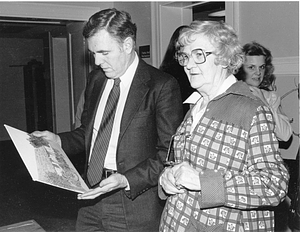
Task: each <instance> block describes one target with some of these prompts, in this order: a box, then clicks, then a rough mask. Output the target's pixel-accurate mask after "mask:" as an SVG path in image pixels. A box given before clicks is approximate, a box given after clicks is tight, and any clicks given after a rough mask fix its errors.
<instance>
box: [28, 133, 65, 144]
mask: <svg viewBox="0 0 300 232" xmlns="http://www.w3.org/2000/svg"><path fill="white" fill-rule="evenodd" d="M31 134H32V135H34V136H36V137H42V138H43V139H46V140H47V141H52V142H55V143H58V144H59V146H61V140H60V137H59V136H58V135H56V134H54V133H52V132H50V131H34V132H32V133H31Z"/></svg>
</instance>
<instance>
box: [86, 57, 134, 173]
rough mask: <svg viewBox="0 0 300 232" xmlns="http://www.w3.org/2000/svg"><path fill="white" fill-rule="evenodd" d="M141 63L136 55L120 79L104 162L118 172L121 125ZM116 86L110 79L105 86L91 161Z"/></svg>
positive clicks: (100, 103)
mask: <svg viewBox="0 0 300 232" xmlns="http://www.w3.org/2000/svg"><path fill="white" fill-rule="evenodd" d="M138 63H139V59H138V56H137V54H136V53H135V58H134V61H133V62H132V64H131V65H130V66H129V67H128V69H127V70H126V72H125V73H124V74H123V75H122V76H121V77H120V79H121V82H120V98H119V102H118V105H117V109H116V114H115V119H114V123H113V128H112V133H111V138H110V141H109V145H108V150H107V154H106V157H105V161H104V167H105V168H108V169H113V170H117V164H116V153H117V145H118V138H119V133H120V125H121V119H122V114H123V111H124V106H125V103H126V99H127V96H128V92H129V89H130V86H131V83H132V80H133V77H134V74H135V72H136V69H137V66H138ZM113 85H114V79H108V80H107V84H106V86H105V89H104V91H103V94H102V97H101V99H100V102H99V105H98V109H97V113H96V117H95V121H94V127H93V135H92V141H91V150H90V159H91V153H92V150H93V147H94V142H95V140H96V137H97V134H98V130H99V127H100V123H101V120H102V116H103V111H104V108H105V105H106V102H107V99H108V95H109V93H110V91H111V89H112V87H113Z"/></svg>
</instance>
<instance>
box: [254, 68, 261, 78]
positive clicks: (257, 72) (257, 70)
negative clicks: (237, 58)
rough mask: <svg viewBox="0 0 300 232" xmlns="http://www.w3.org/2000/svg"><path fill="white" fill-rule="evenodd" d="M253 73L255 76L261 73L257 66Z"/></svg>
mask: <svg viewBox="0 0 300 232" xmlns="http://www.w3.org/2000/svg"><path fill="white" fill-rule="evenodd" d="M255 74H256V75H257V76H259V75H260V74H261V70H260V68H257V69H256V70H255Z"/></svg>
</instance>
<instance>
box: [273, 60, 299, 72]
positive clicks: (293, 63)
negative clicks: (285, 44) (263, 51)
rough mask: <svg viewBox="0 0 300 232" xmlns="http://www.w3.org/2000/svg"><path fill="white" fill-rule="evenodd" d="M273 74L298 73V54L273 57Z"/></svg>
mask: <svg viewBox="0 0 300 232" xmlns="http://www.w3.org/2000/svg"><path fill="white" fill-rule="evenodd" d="M273 65H274V66H275V71H274V74H275V75H282V74H285V75H299V56H293V57H276V58H273Z"/></svg>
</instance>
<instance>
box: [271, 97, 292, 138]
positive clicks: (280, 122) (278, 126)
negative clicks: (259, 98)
mask: <svg viewBox="0 0 300 232" xmlns="http://www.w3.org/2000/svg"><path fill="white" fill-rule="evenodd" d="M267 101H268V104H269V108H270V110H271V112H272V114H273V117H274V121H275V134H276V136H277V137H278V139H279V140H282V141H288V140H289V138H290V137H291V135H292V133H293V130H292V126H291V124H290V122H289V118H288V117H287V116H286V115H285V114H284V113H283V111H282V108H281V103H280V97H279V96H278V95H277V94H276V93H275V92H271V93H270V96H269V97H268V98H267Z"/></svg>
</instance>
